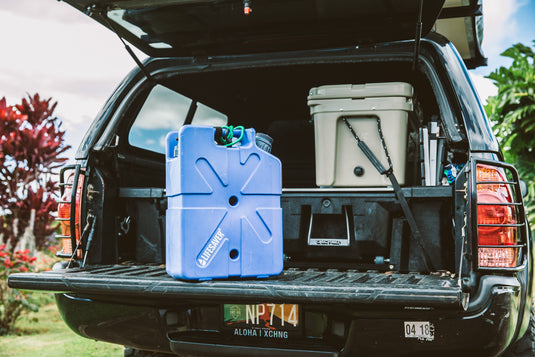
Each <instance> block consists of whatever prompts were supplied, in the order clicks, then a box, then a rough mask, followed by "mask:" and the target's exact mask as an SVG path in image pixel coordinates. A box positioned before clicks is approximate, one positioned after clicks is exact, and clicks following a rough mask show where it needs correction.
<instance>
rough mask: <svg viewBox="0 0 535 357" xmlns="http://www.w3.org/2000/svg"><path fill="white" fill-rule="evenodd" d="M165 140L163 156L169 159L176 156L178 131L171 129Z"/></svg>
mask: <svg viewBox="0 0 535 357" xmlns="http://www.w3.org/2000/svg"><path fill="white" fill-rule="evenodd" d="M165 142H166V144H167V145H166V148H165V156H166V158H167V159H168V160H171V159H173V158H175V157H177V156H178V131H171V132H170V133H169V134H167V138H166V140H165Z"/></svg>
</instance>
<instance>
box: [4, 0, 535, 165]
mask: <svg viewBox="0 0 535 357" xmlns="http://www.w3.org/2000/svg"><path fill="white" fill-rule="evenodd" d="M483 18H484V39H483V51H484V54H485V55H486V56H487V57H488V66H487V67H480V68H478V69H476V70H473V71H471V72H470V74H471V76H472V79H473V81H474V83H475V85H476V88H477V91H478V92H479V95H480V97H482V99H483V100H485V98H487V97H488V96H489V95H495V94H496V87H495V86H494V85H493V84H492V83H491V81H490V80H488V79H485V78H484V77H485V76H486V75H488V74H489V73H490V72H491V71H492V70H494V69H495V68H497V67H499V66H507V65H508V64H509V63H510V61H509V60H507V59H506V58H503V57H500V53H502V52H503V51H505V50H506V49H507V48H508V47H510V46H511V45H512V44H514V43H518V42H521V43H524V44H526V45H531V44H532V41H533V40H534V39H535V20H534V19H535V0H534V1H529V0H483ZM0 44H1V50H0V98H2V97H5V98H6V100H7V103H8V104H17V103H19V102H20V101H21V98H23V97H25V96H27V95H28V94H31V95H33V94H34V93H36V92H38V93H39V94H40V95H41V97H42V98H52V99H53V101H57V102H58V106H57V108H56V111H55V114H56V115H57V116H58V117H59V118H60V119H61V120H62V121H63V128H64V129H65V131H66V140H67V143H68V144H70V145H71V146H73V147H74V148H76V147H77V146H78V144H79V142H80V141H81V139H82V137H83V135H84V133H85V131H86V130H87V128H88V127H89V125H90V123H91V121H92V120H93V118H94V117H95V116H96V114H97V113H98V111H99V110H100V108H101V107H102V105H103V104H104V102H105V101H106V99H107V98H108V97H109V96H110V95H111V93H112V91H113V90H114V89H115V87H116V86H117V85H118V84H119V82H120V81H121V79H122V78H123V77H124V76H125V75H126V74H127V73H128V72H129V71H130V70H131V69H132V68H134V66H135V63H134V62H133V60H132V59H131V58H130V56H129V55H128V54H127V53H126V51H125V49H124V47H123V46H122V44H121V42H120V40H119V39H118V37H117V36H116V35H115V34H113V33H112V32H111V31H109V30H108V29H106V28H104V27H103V26H101V25H100V24H98V23H96V22H95V21H93V20H92V19H90V18H89V17H87V16H86V15H84V14H82V13H80V12H78V11H77V10H75V9H74V8H72V7H71V6H69V5H68V4H66V3H63V2H61V1H57V0H39V1H36V0H0ZM137 53H138V54H139V55H140V57H142V58H143V57H144V56H143V54H141V53H140V52H137ZM68 155H69V156H70V157H72V156H74V150H70V151H69V152H68Z"/></svg>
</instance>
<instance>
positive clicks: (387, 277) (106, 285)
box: [9, 265, 463, 309]
mask: <svg viewBox="0 0 535 357" xmlns="http://www.w3.org/2000/svg"><path fill="white" fill-rule="evenodd" d="M9 284H10V286H11V287H13V288H18V287H21V288H22V287H23V288H24V289H35V290H43V289H45V290H53V291H61V292H69V293H79V294H83V293H88V294H89V293H90V294H95V293H97V292H98V294H104V295H122V296H125V295H127V296H129V297H132V296H137V297H142V298H146V299H158V298H166V299H167V298H174V299H176V298H177V297H180V298H190V299H191V298H193V299H206V298H207V297H208V296H209V299H210V300H213V301H217V300H219V301H225V300H226V301H236V300H239V301H248V300H251V301H273V302H278V301H284V302H293V303H322V304H325V303H346V304H372V303H373V304H387V305H399V304H407V305H417V306H430V307H431V306H433V307H442V308H451V309H455V308H461V304H462V300H463V293H462V291H461V287H460V282H459V279H458V278H453V277H451V275H448V274H442V275H422V274H418V273H409V274H385V273H384V272H378V271H367V272H358V271H354V270H345V271H340V270H335V269H329V270H324V271H321V270H318V269H297V268H290V269H286V270H284V272H283V273H282V274H281V275H280V276H276V277H271V278H268V279H254V280H242V279H232V280H212V281H202V282H187V281H180V280H176V279H174V278H172V277H170V276H168V275H167V274H166V271H165V268H164V267H161V266H149V265H98V266H91V267H85V268H75V269H68V270H60V271H51V272H47V273H40V274H27V273H26V274H13V275H11V276H10V277H9Z"/></svg>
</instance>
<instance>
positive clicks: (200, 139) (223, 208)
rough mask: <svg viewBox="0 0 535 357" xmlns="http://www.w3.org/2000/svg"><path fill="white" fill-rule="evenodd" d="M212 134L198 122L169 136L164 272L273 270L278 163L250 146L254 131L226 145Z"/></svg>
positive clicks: (277, 258) (278, 251) (200, 275)
mask: <svg viewBox="0 0 535 357" xmlns="http://www.w3.org/2000/svg"><path fill="white" fill-rule="evenodd" d="M240 132H241V131H240ZM240 132H235V136H239V135H238V134H240ZM214 135H215V128H214V127H209V126H198V125H186V126H184V127H182V128H181V129H180V131H175V132H171V133H169V134H168V135H167V147H166V152H167V155H166V192H167V197H168V209H167V217H166V252H167V254H166V266H167V273H168V274H169V275H171V276H173V277H175V278H180V279H190V280H210V279H217V278H227V277H231V276H239V277H267V276H270V275H278V274H280V273H281V272H282V268H283V258H282V209H281V205H280V196H281V192H282V173H281V163H280V161H279V159H277V158H276V157H275V156H273V155H271V154H269V153H267V152H266V151H264V150H261V149H259V148H258V147H257V146H256V143H255V131H254V129H245V134H244V135H243V138H242V140H241V142H240V143H239V144H235V145H232V146H231V147H225V146H223V145H218V144H216V142H215V141H214Z"/></svg>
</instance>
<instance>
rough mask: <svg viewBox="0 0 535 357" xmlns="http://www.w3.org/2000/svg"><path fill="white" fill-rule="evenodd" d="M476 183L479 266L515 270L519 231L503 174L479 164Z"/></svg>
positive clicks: (508, 187)
mask: <svg viewBox="0 0 535 357" xmlns="http://www.w3.org/2000/svg"><path fill="white" fill-rule="evenodd" d="M477 182H478V183H477V224H478V232H477V233H478V245H479V248H478V258H479V259H478V260H479V266H480V267H489V268H512V267H516V266H517V265H518V260H519V259H518V256H519V252H520V251H519V248H518V247H517V246H516V245H518V228H517V227H516V226H515V225H516V223H517V214H516V206H515V203H514V197H513V194H512V190H511V187H510V186H509V185H510V184H509V183H506V182H507V177H506V175H505V172H504V170H503V169H502V168H499V167H493V166H489V165H482V164H478V165H477ZM484 182H489V183H488V184H487V183H484ZM501 182H504V183H503V184H502V183H501ZM507 246H513V247H507Z"/></svg>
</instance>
